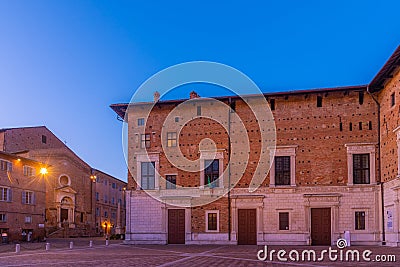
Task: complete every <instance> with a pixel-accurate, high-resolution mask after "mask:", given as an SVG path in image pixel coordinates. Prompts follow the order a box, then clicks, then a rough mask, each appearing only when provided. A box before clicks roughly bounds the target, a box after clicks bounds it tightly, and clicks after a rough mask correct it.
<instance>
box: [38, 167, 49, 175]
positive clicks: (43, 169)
mask: <svg viewBox="0 0 400 267" xmlns="http://www.w3.org/2000/svg"><path fill="white" fill-rule="evenodd" d="M47 173H48V171H47V168H45V167H42V168H40V174H41V175H45V174H47Z"/></svg>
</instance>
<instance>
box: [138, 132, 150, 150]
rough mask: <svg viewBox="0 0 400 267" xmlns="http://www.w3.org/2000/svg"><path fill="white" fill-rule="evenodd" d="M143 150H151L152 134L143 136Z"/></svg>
mask: <svg viewBox="0 0 400 267" xmlns="http://www.w3.org/2000/svg"><path fill="white" fill-rule="evenodd" d="M141 141H142V142H141V144H140V147H141V148H149V147H150V134H142V135H141Z"/></svg>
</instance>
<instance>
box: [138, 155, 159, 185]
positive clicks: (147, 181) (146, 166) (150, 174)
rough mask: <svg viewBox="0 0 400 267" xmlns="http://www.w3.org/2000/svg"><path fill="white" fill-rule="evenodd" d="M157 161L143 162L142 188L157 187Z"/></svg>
mask: <svg viewBox="0 0 400 267" xmlns="http://www.w3.org/2000/svg"><path fill="white" fill-rule="evenodd" d="M155 175H156V173H155V162H153V161H152V162H142V163H141V187H142V189H154V188H155Z"/></svg>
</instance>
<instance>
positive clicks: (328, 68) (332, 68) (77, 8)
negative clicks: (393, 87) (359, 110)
mask: <svg viewBox="0 0 400 267" xmlns="http://www.w3.org/2000/svg"><path fill="white" fill-rule="evenodd" d="M398 10H400V2H399V1H396V0H393V1H336V0H335V1H306V0H305V1H295V0H293V1H285V0H283V1H197V2H195V1H111V0H110V1H87V0H86V1H84V0H82V1H80V0H69V1H40V0H35V1H19V0H14V1H11V0H9V1H5V0H0V114H1V116H0V128H5V127H20V126H34V125H46V126H47V127H48V128H49V129H50V130H52V131H53V132H54V133H55V134H56V135H57V136H58V137H59V138H60V139H61V140H63V141H64V140H66V141H67V145H68V146H70V147H71V148H72V149H73V150H74V151H75V152H76V153H77V154H78V155H79V156H81V157H82V158H83V159H84V160H86V161H87V162H88V163H89V164H91V165H92V166H93V167H95V168H98V169H101V170H103V171H105V172H108V173H110V174H112V175H114V176H116V177H119V178H121V179H123V180H126V166H125V162H124V159H123V153H122V145H121V127H122V124H121V122H119V121H117V120H116V115H115V114H114V113H113V111H112V110H111V109H110V108H109V105H110V104H112V103H120V102H129V100H130V99H131V96H132V95H133V93H134V92H135V90H136V88H138V87H139V86H140V84H141V83H143V82H144V81H145V80H146V79H147V78H149V77H150V76H151V75H153V74H155V73H156V72H158V71H160V70H162V69H164V68H166V67H169V66H171V65H174V64H178V63H182V62H187V61H193V60H207V61H216V62H220V63H223V64H227V65H230V66H232V67H234V68H237V69H238V70H240V71H242V72H244V73H245V74H246V75H248V76H249V77H250V78H251V79H252V80H253V81H254V82H256V83H257V85H258V86H259V87H260V88H261V89H262V90H263V91H265V92H268V91H283V90H294V89H305V88H317V87H330V86H344V85H357V84H366V83H368V82H369V81H370V80H371V79H372V77H373V76H374V75H375V74H376V72H377V71H378V70H379V69H380V67H381V66H382V65H383V64H384V62H385V60H386V59H387V58H388V57H389V56H390V54H391V53H392V52H393V50H394V49H395V48H396V47H397V45H399V44H400V30H399V29H400V20H399V19H398ZM195 87H196V85H193V88H190V89H195V90H196V88H195ZM198 88H199V89H200V92H201V93H200V94H201V95H202V96H205V95H207V94H209V95H215V91H214V90H213V91H212V92H210V91H207V88H206V87H198ZM187 89H188V88H187ZM188 90H189V89H188ZM149 93H150V94H152V92H149ZM181 93H182V94H183V95H182V96H180V97H179V98H184V97H187V92H181Z"/></svg>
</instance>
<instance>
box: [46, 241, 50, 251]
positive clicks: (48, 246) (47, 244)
mask: <svg viewBox="0 0 400 267" xmlns="http://www.w3.org/2000/svg"><path fill="white" fill-rule="evenodd" d="M49 250H50V243H46V251H49Z"/></svg>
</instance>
